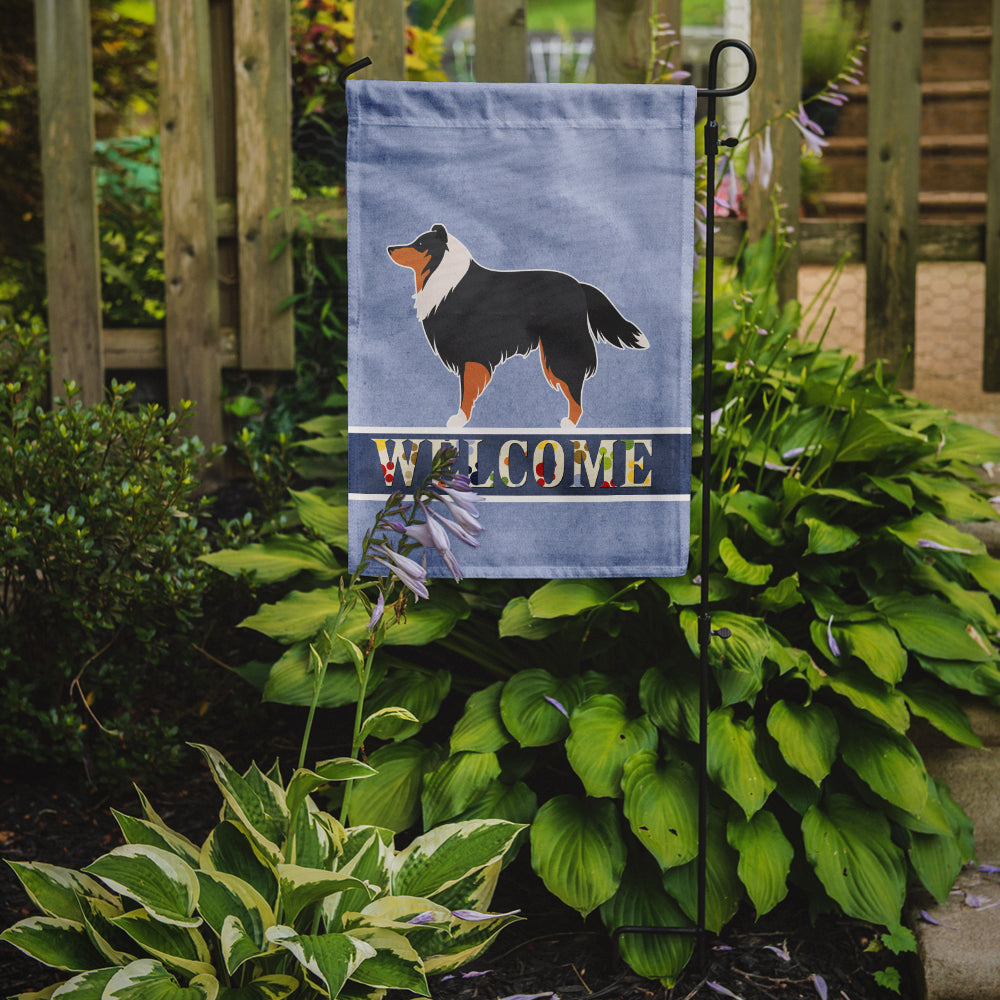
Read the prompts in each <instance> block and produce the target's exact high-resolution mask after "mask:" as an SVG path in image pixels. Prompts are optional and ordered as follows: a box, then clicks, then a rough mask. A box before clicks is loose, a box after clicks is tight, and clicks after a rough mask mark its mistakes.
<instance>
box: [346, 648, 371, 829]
mask: <svg viewBox="0 0 1000 1000" xmlns="http://www.w3.org/2000/svg"><path fill="white" fill-rule="evenodd" d="M374 659H375V645H374V644H372V646H371V648H370V649H369V650H368V655H367V656H366V657H365V666H364V669H363V670H362V671H361V680H360V683H359V685H358V703H357V705H355V707H354V731H353V733H352V734H351V756H352V757H353V758H354V759H355V760H357V759H358V756H359V754H360V753H361V745H362V744H363V743H364V739H363V738H362V735H361V727H362V726H363V725H364V719H365V695H366V694H367V692H368V678H369V677H371V674H372V660H374ZM353 787H354V783H353V782H352V781H348V782H347V784H346V785H345V786H344V801H343V802H342V803H341V806H340V823H341V826H347V815H348V809H349V807H350V804H351V789H352V788H353Z"/></svg>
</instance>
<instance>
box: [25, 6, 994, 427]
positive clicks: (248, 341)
mask: <svg viewBox="0 0 1000 1000" xmlns="http://www.w3.org/2000/svg"><path fill="white" fill-rule="evenodd" d="M526 3H530V0H475V14H476V36H475V45H476V74H477V78H478V79H479V80H482V81H511V82H515V81H519V80H523V79H524V78H525V73H526V59H525V45H526V31H525V5H526ZM35 4H36V21H37V36H38V70H39V91H40V101H41V122H42V128H41V139H42V156H43V160H42V162H43V171H44V182H45V223H46V252H47V267H48V290H49V291H48V294H49V328H50V338H51V350H52V354H53V384H54V386H60V387H61V385H62V381H63V380H64V379H73V380H75V381H76V382H77V384H78V385H80V386H81V388H82V395H83V398H84V400H85V401H95V400H97V399H99V398H100V397H101V395H102V393H103V386H104V378H105V372H106V371H108V370H114V369H165V370H166V373H167V391H168V397H169V400H170V401H171V402H176V401H177V400H179V399H181V398H187V399H193V400H195V401H196V402H197V403H198V404H199V405H198V409H197V423H196V426H195V432H196V433H197V434H198V435H199V436H200V437H201V438H202V439H203V440H206V441H221V440H222V439H223V422H222V407H221V371H222V369H223V368H238V369H243V370H251V371H280V370H284V369H288V368H290V367H292V365H293V361H294V358H293V347H294V345H293V327H292V316H291V314H290V312H289V311H288V310H287V309H283V308H282V303H283V302H284V301H285V300H286V299H287V297H288V296H289V295H290V294H291V291H292V269H291V267H292V266H291V254H290V252H289V251H288V250H287V249H285V250H284V251H282V252H276V249H277V248H278V247H280V246H282V245H283V244H285V243H286V242H287V240H288V238H289V236H290V235H291V233H290V227H291V225H292V221H291V220H292V219H293V215H292V213H290V212H287V211H282V210H283V209H286V208H288V207H289V205H290V203H291V141H290V134H291V129H290V114H291V112H290V72H289V0H158V2H157V27H156V32H157V40H158V42H157V47H158V62H159V74H160V79H159V86H160V95H159V103H160V137H161V157H162V170H163V209H164V246H165V250H164V259H165V272H166V325H165V328H164V329H143V330H108V329H102V326H101V307H100V280H99V275H100V268H99V258H98V251H97V209H96V193H95V185H94V175H93V168H92V162H93V161H92V150H93V135H94V126H93V109H92V104H91V97H90V94H91V87H90V79H91V75H90V51H89V42H88V37H89V32H88V30H87V24H88V13H89V8H88V0H35ZM595 4H596V7H595V14H596V21H595V39H594V63H595V66H596V73H597V79H598V81H600V82H641V81H642V79H643V78H644V74H645V63H644V60H645V58H646V56H647V54H648V26H649V11H650V7H651V6H653V5H657V4H658V8H659V9H658V13H659V14H660V15H661V16H663V17H665V18H666V19H667V20H669V21H670V22H671V23H672V24H675V25H679V24H680V20H681V18H680V15H681V0H595ZM922 10H923V2H922V0H921V2H918V0H871V4H870V29H871V41H870V47H869V65H870V75H869V79H868V82H867V85H868V92H869V94H868V101H869V133H868V161H867V162H868V174H867V186H868V198H867V215H866V219H865V221H856V222H844V221H836V220H812V219H805V220H801V221H800V220H799V219H798V218H797V217H794V218H786V220H785V222H786V223H787V224H788V225H790V226H793V227H794V228H795V229H796V231H797V237H798V238H797V242H796V246H795V249H794V251H793V254H792V256H791V258H790V260H789V263H788V266H787V267H786V269H785V271H784V273H783V275H782V277H781V282H782V292H783V294H784V295H785V296H786V297H787V296H791V295H794V294H795V290H796V275H797V269H798V267H799V264H800V263H825V262H830V263H832V262H835V261H837V260H839V259H840V258H841V257H842V256H843V255H844V254H845V253H849V254H850V255H851V256H852V258H853V259H855V260H863V261H864V262H865V265H866V269H867V288H868V295H867V327H866V355H867V356H868V357H869V358H871V357H884V358H886V359H888V360H889V361H890V362H892V363H893V364H896V363H898V362H899V361H900V360H901V359H902V358H903V357H904V356H905V355H906V353H907V351H910V352H911V353H910V361H909V363H908V367H904V374H903V379H904V384H907V383H909V384H912V377H913V360H912V358H913V355H912V348H913V346H914V329H915V302H916V265H917V262H918V261H923V260H949V261H956V260H961V261H985V263H986V270H987V282H986V296H987V302H986V310H985V314H986V329H985V330H984V344H985V347H984V355H983V357H984V369H983V370H984V375H983V378H984V388H986V389H987V390H992V391H996V390H1000V170H998V169H997V167H996V164H997V163H998V162H1000V54H998V50H997V45H998V40H1000V0H993V4H992V32H993V34H992V38H993V41H992V54H991V74H992V76H991V102H990V112H989V150H990V156H991V164H992V167H991V169H990V171H989V175H988V177H989V181H988V185H989V186H988V191H987V214H986V222H985V225H984V224H981V223H980V224H974V223H973V224H970V223H948V222H938V223H928V222H925V223H921V222H920V220H919V216H918V177H917V173H916V164H917V163H918V162H919V156H920V145H919V142H920V132H919V115H920V101H921V88H920V77H919V52H920V45H921V37H922ZM751 11H752V13H751V16H752V22H751V35H752V37H751V43H752V44H753V46H754V49H755V51H756V53H757V58H758V64H759V73H758V77H757V82H756V83H755V84H754V86H753V88H751V91H750V117H751V128H753V127H755V125H756V124H758V123H760V122H763V121H766V120H767V119H769V118H771V117H772V116H773V115H775V114H777V113H779V112H780V111H782V110H783V109H785V108H788V107H794V106H795V105H796V104H797V103H798V101H799V96H800V82H799V81H800V74H799V61H800V46H801V32H802V3H801V0H753V4H752V9H751ZM404 12H405V3H404V0H358V2H357V7H356V51H357V52H358V53H359V54H367V55H369V56H370V57H371V58H372V59H373V61H374V65H373V67H372V68H371V69H369V70H365V71H364V73H365V74H366V75H369V76H378V77H381V78H384V79H401V78H402V77H403V75H404V54H405V18H404ZM681 45H683V40H682V41H681ZM720 104H722V105H724V104H725V102H724V101H722V102H720ZM724 113H725V109H724V108H720V117H722V115H724ZM774 145H775V163H776V169H775V172H774V175H773V177H772V180H771V183H770V186H769V189H768V190H766V191H761V190H751V191H750V192H749V195H748V199H747V214H748V219H747V221H746V222H745V223H743V222H740V221H737V220H725V224H724V225H723V226H722V231H721V232H720V235H719V238H718V239H717V242H716V247H717V251H718V252H719V253H720V255H723V256H725V255H726V254H731V253H732V252H733V251H734V249H735V247H736V245H737V244H738V241H739V239H740V238H741V236H742V233H743V231H744V227H747V228H749V231H750V233H751V235H756V234H759V233H760V232H762V231H763V229H764V228H765V227H766V225H767V223H768V222H769V221H770V219H771V218H772V210H771V207H770V206H771V198H772V196H774V195H775V194H776V193H779V192H780V198H779V200H780V201H781V202H783V203H784V204H786V205H792V206H797V205H798V203H799V165H798V159H799V137H798V134H797V132H796V131H795V129H794V128H793V127H791V126H789V127H787V128H782V129H776V130H775V134H774ZM296 214H297V215H298V216H300V217H301V216H305V217H307V218H309V219H311V220H313V221H312V223H311V225H310V229H311V232H312V233H313V235H314V236H317V237H320V238H323V237H326V238H332V239H342V238H343V237H342V234H343V231H344V230H343V224H342V223H343V216H344V210H343V204H342V203H338V202H330V201H319V200H314V201H309V202H306V203H304V204H302V205H300V206H299V208H298V211H297V213H296ZM796 216H797V213H796Z"/></svg>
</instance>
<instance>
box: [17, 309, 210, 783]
mask: <svg viewBox="0 0 1000 1000" xmlns="http://www.w3.org/2000/svg"><path fill="white" fill-rule="evenodd" d="M41 342H42V331H41V327H40V324H38V323H35V324H24V325H21V324H8V323H3V322H2V321H0V377H2V388H0V451H2V453H3V461H2V462H0V673H2V677H3V683H2V692H3V693H2V695H0V745H2V746H3V753H4V756H5V759H6V760H8V761H10V760H12V759H22V760H34V761H37V762H42V763H50V764H64V763H67V762H70V761H72V760H80V759H82V760H83V762H84V763H85V765H86V766H87V767H88V769H90V771H91V775H92V776H94V775H96V774H97V773H98V772H99V771H100V772H104V774H105V775H106V776H110V774H111V772H112V771H116V770H124V769H126V768H128V767H129V766H130V765H131V764H133V763H136V762H138V761H145V764H146V765H147V766H157V765H159V764H161V763H164V762H165V761H164V760H163V755H164V754H166V755H167V756H168V757H169V756H170V755H171V754H172V752H173V749H174V744H175V743H176V739H175V735H176V734H175V732H174V730H173V727H172V725H171V724H170V722H169V721H168V720H169V718H170V713H169V712H162V713H161V711H160V709H161V700H160V696H161V693H162V692H164V691H165V690H166V689H167V685H169V684H171V683H172V680H173V679H174V678H176V677H177V676H178V673H179V671H181V670H183V669H184V667H185V665H186V664H188V663H190V659H191V657H190V655H189V653H188V649H189V647H190V641H189V639H188V638H187V637H190V635H191V633H192V630H193V629H194V627H195V625H196V624H197V622H198V615H199V612H200V605H201V598H202V594H203V591H204V589H205V587H206V574H205V571H204V569H203V568H202V566H201V564H200V563H199V562H198V561H197V557H198V556H199V555H201V554H202V553H203V552H205V551H206V549H207V543H206V532H205V529H204V528H203V527H200V526H199V522H198V514H199V513H201V511H202V510H203V501H196V500H195V499H194V496H195V492H196V490H197V488H198V479H197V476H198V473H199V471H200V470H201V469H202V468H203V467H204V465H205V463H206V460H207V458H208V454H207V452H206V449H205V447H204V446H203V445H202V444H201V443H200V442H199V441H197V440H196V439H192V438H190V437H188V436H187V434H186V433H185V431H184V426H185V423H186V415H187V411H188V409H189V406H188V405H187V404H185V405H183V406H182V408H181V413H180V415H177V414H173V413H170V414H165V413H164V412H163V411H162V410H161V409H160V408H159V407H157V406H144V407H140V408H131V407H130V405H129V397H130V393H131V388H132V387H131V386H129V385H124V386H123V385H118V384H117V383H113V384H112V387H111V389H110V391H109V393H108V396H107V399H106V400H105V401H104V402H102V403H100V404H99V405H97V406H84V405H82V403H81V402H80V400H79V398H78V390H77V389H76V388H75V387H74V386H73V385H72V384H69V385H67V387H66V399H65V400H58V399H57V400H55V402H54V405H53V407H52V408H51V409H46V408H43V407H42V406H41V405H40V402H41V401H42V399H43V396H44V392H45V376H46V363H47V359H46V357H45V355H44V353H43V352H42V350H41ZM173 703H174V699H171V704H173ZM157 734H159V735H157Z"/></svg>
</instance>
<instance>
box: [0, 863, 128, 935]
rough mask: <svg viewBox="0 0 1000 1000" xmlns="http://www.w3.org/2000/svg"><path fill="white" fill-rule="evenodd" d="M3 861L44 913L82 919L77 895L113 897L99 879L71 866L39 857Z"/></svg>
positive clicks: (76, 919) (108, 900)
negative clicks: (39, 859)
mask: <svg viewBox="0 0 1000 1000" xmlns="http://www.w3.org/2000/svg"><path fill="white" fill-rule="evenodd" d="M7 864H8V865H10V867H11V868H12V869H13V871H14V874H15V875H16V876H17V877H18V880H19V881H20V883H21V885H22V886H23V887H24V891H25V892H26V893H27V894H28V896H29V897H31V901H32V902H33V903H34V904H35V906H37V907H38V909H40V910H41V911H42V912H43V913H44V914H45V915H46V916H49V917H65V918H66V919H67V920H75V921H79V920H82V919H83V911H82V910H81V908H80V902H79V899H80V897H81V896H93V897H94V898H95V899H103V900H105V901H106V902H109V903H113V902H115V897H114V896H112V895H111V893H109V892H108V891H107V889H105V888H104V886H103V885H101V883H100V882H98V881H97V880H96V879H93V878H91V877H90V876H89V875H83V874H82V873H80V872H77V871H73V869H71V868H60V867H58V866H57V865H47V864H44V863H42V862H40V861H8V862H7Z"/></svg>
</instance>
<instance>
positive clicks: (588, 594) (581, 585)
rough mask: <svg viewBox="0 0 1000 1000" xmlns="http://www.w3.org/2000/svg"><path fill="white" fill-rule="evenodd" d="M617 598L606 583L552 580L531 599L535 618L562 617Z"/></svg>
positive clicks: (611, 585)
mask: <svg viewBox="0 0 1000 1000" xmlns="http://www.w3.org/2000/svg"><path fill="white" fill-rule="evenodd" d="M614 595H615V588H614V585H613V584H611V583H610V582H609V581H607V580H550V581H549V582H548V583H546V584H545V585H544V586H542V587H539V588H538V590H536V591H535V592H534V593H533V594H532V595H531V596H530V597H529V598H528V608H529V610H530V611H531V614H532V617H534V618H562V617H564V616H565V615H578V614H580V612H581V611H589V610H590V609H591V608H597V607H600V606H601V605H602V604H607V602H608V601H610V600H611V598H612V597H614Z"/></svg>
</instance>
